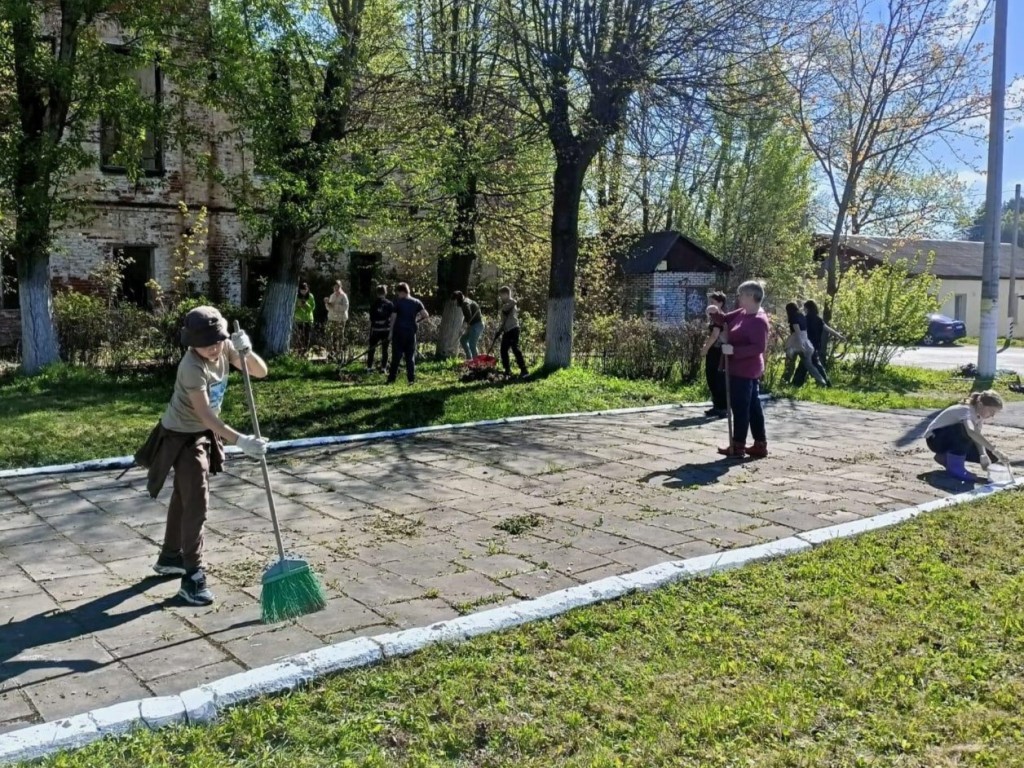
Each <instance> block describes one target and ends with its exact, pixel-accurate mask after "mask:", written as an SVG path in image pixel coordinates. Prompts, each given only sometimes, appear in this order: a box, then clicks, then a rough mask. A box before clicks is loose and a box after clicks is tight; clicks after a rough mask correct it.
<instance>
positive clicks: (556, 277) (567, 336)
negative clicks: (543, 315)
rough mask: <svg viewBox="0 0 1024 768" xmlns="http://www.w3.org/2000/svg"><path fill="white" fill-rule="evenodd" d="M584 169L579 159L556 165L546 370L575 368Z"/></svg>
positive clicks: (545, 352) (545, 357) (545, 356)
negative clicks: (574, 353)
mask: <svg viewBox="0 0 1024 768" xmlns="http://www.w3.org/2000/svg"><path fill="white" fill-rule="evenodd" d="M584 171H585V166H584V164H583V163H580V162H579V161H578V160H574V161H562V160H560V161H559V162H558V164H557V165H556V166H555V179H554V205H553V208H552V216H551V274H550V278H549V281H548V322H547V330H546V333H545V341H546V343H545V350H544V369H545V370H547V371H553V370H557V369H559V368H568V367H569V366H570V365H572V324H573V317H574V315H575V296H576V261H577V258H578V256H579V217H580V196H581V195H582V192H583V173H584Z"/></svg>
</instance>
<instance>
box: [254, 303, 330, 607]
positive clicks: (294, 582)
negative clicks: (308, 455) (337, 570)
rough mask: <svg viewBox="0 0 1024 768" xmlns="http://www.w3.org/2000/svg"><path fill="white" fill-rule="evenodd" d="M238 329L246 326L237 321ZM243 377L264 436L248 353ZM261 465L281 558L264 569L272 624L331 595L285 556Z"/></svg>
mask: <svg viewBox="0 0 1024 768" xmlns="http://www.w3.org/2000/svg"><path fill="white" fill-rule="evenodd" d="M235 330H236V331H240V330H242V328H241V326H240V325H239V323H238V321H237V320H236V321H235ZM242 378H243V379H244V380H245V395H246V397H247V398H248V400H249V415H250V416H251V417H252V431H253V434H254V435H256V437H259V436H260V423H259V420H258V419H257V418H256V400H255V398H254V397H253V394H252V380H251V379H250V378H249V369H248V368H247V367H246V361H245V355H244V354H243V355H242ZM260 468H261V469H262V470H263V487H264V488H266V490H267V504H268V505H269V507H270V520H271V522H272V523H273V524H274V538H275V539H276V541H277V554H278V561H277V562H276V563H273V564H272V565H270V566H268V567H267V569H266V570H265V571H264V572H263V589H262V591H261V592H260V605H261V607H262V610H263V622H264V623H265V624H272V623H274V622H277V621H284V620H285V619H293V618H295V617H296V616H304V615H305V614H307V613H315V612H316V611H322V610H323V609H324V608H326V607H327V595H326V594H325V593H324V588H323V585H321V584H320V579H318V578H317V577H316V574H315V573H313V570H312V569H311V568H310V567H309V563H307V562H306V561H305V560H288V559H286V558H285V556H284V544H282V542H281V526H280V525H278V522H277V507H276V506H275V505H274V492H273V490H271V488H270V471H269V470H268V469H267V459H266V457H265V456H260Z"/></svg>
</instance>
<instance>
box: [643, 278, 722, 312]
mask: <svg viewBox="0 0 1024 768" xmlns="http://www.w3.org/2000/svg"><path fill="white" fill-rule="evenodd" d="M717 277H718V276H717V275H716V274H715V273H714V272H654V273H651V274H646V275H627V276H626V283H625V287H624V290H623V297H624V304H625V307H624V308H625V311H626V312H627V314H631V315H642V316H644V317H647V318H648V319H650V320H653V321H655V322H657V323H665V324H677V323H681V322H685V321H686V320H692V319H694V318H700V317H702V316H703V313H704V308H705V307H706V306H707V295H708V293H709V292H710V291H711V289H712V287H713V286H714V284H715V280H716V279H717Z"/></svg>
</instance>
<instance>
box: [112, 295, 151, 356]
mask: <svg viewBox="0 0 1024 768" xmlns="http://www.w3.org/2000/svg"><path fill="white" fill-rule="evenodd" d="M106 321H107V334H106V338H107V345H108V350H107V355H106V357H107V360H106V362H107V363H108V364H109V365H110V367H111V368H113V369H114V371H115V372H118V373H120V372H122V371H124V370H125V369H126V368H133V367H136V366H138V365H140V364H146V363H150V362H152V361H153V360H154V356H155V353H156V351H157V350H158V349H159V348H160V332H159V330H158V328H157V326H156V321H155V318H154V316H153V315H152V314H151V313H149V312H147V311H146V310H144V309H141V308H139V307H137V306H135V305H134V304H127V303H122V304H115V305H114V306H112V307H110V308H109V310H108V311H107V313H106Z"/></svg>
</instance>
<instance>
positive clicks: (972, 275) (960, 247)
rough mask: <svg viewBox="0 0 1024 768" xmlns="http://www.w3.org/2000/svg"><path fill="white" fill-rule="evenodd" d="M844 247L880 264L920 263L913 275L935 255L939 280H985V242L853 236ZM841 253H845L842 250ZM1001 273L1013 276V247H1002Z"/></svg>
mask: <svg viewBox="0 0 1024 768" xmlns="http://www.w3.org/2000/svg"><path fill="white" fill-rule="evenodd" d="M816 239H817V240H818V247H817V248H816V249H815V250H816V252H817V253H819V254H820V253H821V252H822V251H823V249H824V252H827V251H828V241H829V239H830V238H829V236H828V235H818V236H817V237H816ZM843 246H844V247H845V248H846V251H847V253H848V254H850V255H851V256H852V255H861V256H867V257H868V258H871V259H877V260H878V261H886V260H891V261H895V260H901V259H902V260H907V261H914V259H917V261H916V263H915V264H914V265H913V267H912V271H913V272H923V271H924V268H925V267H926V266H927V263H928V254H929V253H930V252H932V251H934V252H935V265H934V267H933V269H932V271H933V273H934V274H935V276H936V277H938V278H945V279H947V280H981V261H982V251H983V249H984V243H976V242H972V241H969V240H908V239H905V238H896V237H868V236H865V235H851V236H850V237H847V238H844V240H843ZM840 252H841V251H840ZM999 274H1000V277H1001V278H1002V279H1004V280H1005V279H1009V277H1010V244H1009V243H1003V244H1002V245H1001V246H1000V248H999ZM1017 277H1018V278H1021V277H1024V249H1021V248H1018V249H1017Z"/></svg>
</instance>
